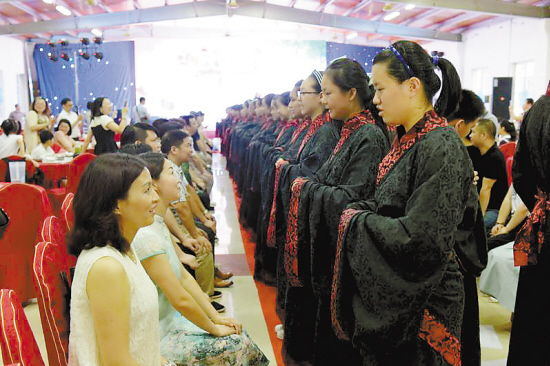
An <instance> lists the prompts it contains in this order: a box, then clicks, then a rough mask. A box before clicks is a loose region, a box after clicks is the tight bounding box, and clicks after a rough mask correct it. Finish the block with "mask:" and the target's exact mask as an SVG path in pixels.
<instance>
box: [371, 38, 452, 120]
mask: <svg viewBox="0 0 550 366" xmlns="http://www.w3.org/2000/svg"><path fill="white" fill-rule="evenodd" d="M377 63H385V64H386V68H387V70H388V74H389V75H390V76H391V77H392V78H393V79H395V80H396V81H397V82H398V83H399V84H401V83H402V82H404V81H405V80H408V79H410V78H412V77H417V78H418V79H419V80H420V81H421V82H422V85H423V86H424V92H425V95H426V99H427V100H428V101H429V102H430V103H431V101H432V99H433V97H434V95H435V94H436V93H437V91H438V90H439V88H440V87H441V93H440V95H439V98H438V99H437V103H436V104H435V105H434V109H435V112H436V113H437V114H438V115H439V116H442V117H445V116H448V115H450V114H451V113H453V112H454V111H455V110H456V109H457V108H458V103H459V101H460V95H461V90H462V86H461V84H460V77H459V76H458V73H457V72H456V69H455V68H454V66H453V64H452V63H451V62H450V61H448V60H447V59H444V58H440V57H439V56H433V57H432V56H430V55H428V53H427V52H426V51H425V50H424V49H423V48H422V47H421V46H420V45H419V44H418V43H414V42H411V41H398V42H395V43H394V44H392V45H391V46H389V47H388V48H386V49H385V50H383V51H382V52H380V53H379V54H377V55H376V56H375V57H374V61H373V64H374V65H375V64H377ZM435 67H439V69H440V70H441V74H442V79H443V85H441V80H440V79H439V77H438V76H437V75H436V73H435Z"/></svg>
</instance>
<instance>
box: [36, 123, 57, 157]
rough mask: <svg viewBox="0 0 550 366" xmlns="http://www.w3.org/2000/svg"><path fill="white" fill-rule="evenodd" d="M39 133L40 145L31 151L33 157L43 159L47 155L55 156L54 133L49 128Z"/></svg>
mask: <svg viewBox="0 0 550 366" xmlns="http://www.w3.org/2000/svg"><path fill="white" fill-rule="evenodd" d="M38 135H39V136H40V145H38V146H37V147H35V148H34V150H33V151H32V153H31V158H32V159H34V160H42V159H44V158H45V157H46V156H54V155H55V152H54V151H53V149H52V145H53V134H52V133H51V132H50V131H48V130H42V131H40V133H39V134H38Z"/></svg>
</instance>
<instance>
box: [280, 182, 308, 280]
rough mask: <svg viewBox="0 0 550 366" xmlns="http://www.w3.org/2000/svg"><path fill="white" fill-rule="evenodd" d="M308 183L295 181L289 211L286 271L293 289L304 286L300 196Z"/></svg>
mask: <svg viewBox="0 0 550 366" xmlns="http://www.w3.org/2000/svg"><path fill="white" fill-rule="evenodd" d="M306 182H307V179H305V178H303V177H298V178H296V179H294V182H293V183H292V197H291V198H290V205H289V211H288V220H287V225H288V230H287V237H286V250H285V269H286V274H287V278H288V282H289V283H290V285H291V286H292V287H302V286H303V284H302V281H301V280H300V277H299V274H298V208H299V205H300V194H301V193H302V188H303V187H304V184H305V183H306Z"/></svg>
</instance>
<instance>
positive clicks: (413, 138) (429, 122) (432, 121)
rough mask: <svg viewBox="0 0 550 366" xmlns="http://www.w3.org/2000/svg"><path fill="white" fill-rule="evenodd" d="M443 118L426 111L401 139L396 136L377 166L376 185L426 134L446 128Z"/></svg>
mask: <svg viewBox="0 0 550 366" xmlns="http://www.w3.org/2000/svg"><path fill="white" fill-rule="evenodd" d="M447 125H448V124H447V120H446V119H445V118H441V117H438V115H437V114H436V113H435V111H433V110H432V111H428V112H426V114H425V115H424V117H423V118H422V119H421V120H420V121H418V122H417V123H416V124H415V125H414V126H413V127H412V128H411V129H410V130H409V131H407V133H406V134H404V135H403V137H401V139H400V140H399V137H398V136H396V137H395V140H394V141H393V146H392V148H391V150H390V152H389V153H388V154H387V155H386V156H385V157H384V159H382V162H381V163H380V165H379V166H378V177H377V178H376V185H380V182H381V181H382V178H384V176H385V175H386V174H387V173H388V172H389V171H390V170H391V169H392V168H393V166H394V165H395V163H397V162H398V161H399V159H400V158H401V156H403V154H404V153H405V152H406V151H407V150H409V149H410V148H411V147H413V146H414V144H415V143H416V142H417V141H419V140H420V139H421V138H423V137H424V136H425V135H426V134H427V133H428V132H430V131H433V130H435V129H436V128H438V127H445V126H447Z"/></svg>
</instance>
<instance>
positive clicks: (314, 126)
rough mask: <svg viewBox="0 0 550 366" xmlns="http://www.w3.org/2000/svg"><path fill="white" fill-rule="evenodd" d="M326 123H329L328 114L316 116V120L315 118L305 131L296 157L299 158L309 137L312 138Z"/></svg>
mask: <svg viewBox="0 0 550 366" xmlns="http://www.w3.org/2000/svg"><path fill="white" fill-rule="evenodd" d="M327 116H328V120H327ZM328 121H330V114H329V113H321V114H320V115H319V116H317V118H315V120H314V121H313V122H312V123H311V124H310V125H309V129H308V130H307V133H306V136H305V137H304V139H303V140H302V144H301V145H300V149H298V154H296V156H300V153H301V152H302V150H303V149H304V147H305V146H306V144H307V143H308V141H309V139H310V138H311V136H313V135H314V134H315V132H317V130H318V129H319V128H321V126H322V125H324V124H325V123H326V122H328Z"/></svg>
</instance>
